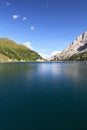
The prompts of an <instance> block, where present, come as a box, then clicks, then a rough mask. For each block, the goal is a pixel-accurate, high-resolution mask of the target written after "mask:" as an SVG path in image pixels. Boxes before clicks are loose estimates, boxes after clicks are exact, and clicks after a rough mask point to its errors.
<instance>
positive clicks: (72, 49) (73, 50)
mask: <svg viewBox="0 0 87 130" xmlns="http://www.w3.org/2000/svg"><path fill="white" fill-rule="evenodd" d="M86 49H87V32H84V33H83V34H81V35H80V36H78V37H77V38H76V40H75V41H74V42H72V43H71V44H70V45H69V46H67V47H66V48H65V49H64V51H62V53H60V54H57V55H55V56H54V59H55V60H65V59H68V58H70V57H71V56H72V55H74V54H78V53H81V52H83V51H86Z"/></svg>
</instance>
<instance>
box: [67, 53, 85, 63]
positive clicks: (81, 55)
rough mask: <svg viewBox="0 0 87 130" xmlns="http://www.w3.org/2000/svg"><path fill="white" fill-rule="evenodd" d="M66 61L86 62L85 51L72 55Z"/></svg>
mask: <svg viewBox="0 0 87 130" xmlns="http://www.w3.org/2000/svg"><path fill="white" fill-rule="evenodd" d="M67 60H68V61H87V51H84V52H80V53H77V54H74V55H73V56H71V57H70V58H68V59H67Z"/></svg>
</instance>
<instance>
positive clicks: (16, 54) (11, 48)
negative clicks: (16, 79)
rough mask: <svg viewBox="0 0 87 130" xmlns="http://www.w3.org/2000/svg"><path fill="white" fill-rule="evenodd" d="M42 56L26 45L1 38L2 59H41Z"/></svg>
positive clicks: (0, 56) (0, 57)
mask: <svg viewBox="0 0 87 130" xmlns="http://www.w3.org/2000/svg"><path fill="white" fill-rule="evenodd" d="M40 60H43V59H42V57H41V56H40V55H39V54H38V53H36V52H35V51H33V50H31V49H29V48H27V47H26V46H24V45H20V44H17V43H16V42H14V41H12V40H10V39H8V38H0V61H2V62H12V61H13V62H15V61H21V62H22V61H24V62H26V61H27V62H28V61H40Z"/></svg>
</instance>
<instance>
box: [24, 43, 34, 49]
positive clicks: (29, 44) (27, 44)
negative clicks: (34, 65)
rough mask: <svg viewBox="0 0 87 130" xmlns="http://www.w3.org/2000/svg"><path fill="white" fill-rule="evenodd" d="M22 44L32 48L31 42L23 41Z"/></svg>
mask: <svg viewBox="0 0 87 130" xmlns="http://www.w3.org/2000/svg"><path fill="white" fill-rule="evenodd" d="M22 45H24V46H26V47H28V48H29V49H31V50H33V47H32V45H31V42H24V43H23V44H22Z"/></svg>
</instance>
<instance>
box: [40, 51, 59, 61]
mask: <svg viewBox="0 0 87 130" xmlns="http://www.w3.org/2000/svg"><path fill="white" fill-rule="evenodd" d="M38 53H39V54H40V55H41V56H42V57H43V58H44V59H47V60H51V59H52V58H53V57H54V56H55V55H56V54H58V53H61V51H53V52H52V53H50V54H48V53H47V52H46V50H45V49H41V50H40V51H39V52H38Z"/></svg>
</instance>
